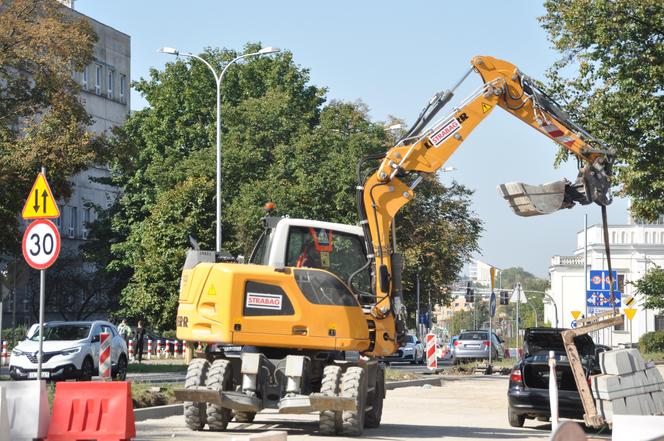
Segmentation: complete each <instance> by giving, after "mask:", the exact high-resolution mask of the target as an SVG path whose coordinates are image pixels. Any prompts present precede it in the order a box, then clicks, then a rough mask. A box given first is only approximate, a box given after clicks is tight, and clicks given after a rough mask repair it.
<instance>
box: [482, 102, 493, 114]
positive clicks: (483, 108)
mask: <svg viewBox="0 0 664 441" xmlns="http://www.w3.org/2000/svg"><path fill="white" fill-rule="evenodd" d="M491 108H492V106H491V105H489V104H487V103H482V113H487V112H488V111H489V110H491Z"/></svg>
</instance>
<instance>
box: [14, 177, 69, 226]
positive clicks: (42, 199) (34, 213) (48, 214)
mask: <svg viewBox="0 0 664 441" xmlns="http://www.w3.org/2000/svg"><path fill="white" fill-rule="evenodd" d="M21 216H22V217H23V219H44V218H46V219H53V218H56V217H60V210H58V205H57V204H56V203H55V198H54V197H53V192H52V191H51V187H50V186H49V185H48V182H47V181H46V176H44V174H43V173H39V174H38V175H37V179H35V183H34V184H33V185H32V190H30V194H28V197H27V198H26V199H25V205H24V206H23V211H22V212H21Z"/></svg>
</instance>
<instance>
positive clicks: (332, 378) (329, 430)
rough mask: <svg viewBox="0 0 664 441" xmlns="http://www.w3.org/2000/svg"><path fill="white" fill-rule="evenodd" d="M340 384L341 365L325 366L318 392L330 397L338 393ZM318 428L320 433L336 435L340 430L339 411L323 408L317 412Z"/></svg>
mask: <svg viewBox="0 0 664 441" xmlns="http://www.w3.org/2000/svg"><path fill="white" fill-rule="evenodd" d="M340 386H341V367H340V366H334V365H330V366H325V369H324V370H323V380H322V381H321V385H320V393H321V394H323V395H326V396H330V397H336V396H338V395H339V391H340ZM319 428H320V433H321V435H336V434H337V433H338V432H340V430H341V412H335V411H333V410H323V411H321V412H320V414H319Z"/></svg>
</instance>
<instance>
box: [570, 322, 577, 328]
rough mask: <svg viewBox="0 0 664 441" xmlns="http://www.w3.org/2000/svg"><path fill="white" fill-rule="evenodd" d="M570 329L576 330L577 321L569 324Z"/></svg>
mask: <svg viewBox="0 0 664 441" xmlns="http://www.w3.org/2000/svg"><path fill="white" fill-rule="evenodd" d="M569 327H570V328H572V329H576V320H572V323H570V324H569Z"/></svg>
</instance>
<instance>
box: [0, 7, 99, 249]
mask: <svg viewBox="0 0 664 441" xmlns="http://www.w3.org/2000/svg"><path fill="white" fill-rule="evenodd" d="M95 40H96V35H95V34H94V32H93V30H92V28H91V26H90V25H89V24H88V23H87V22H86V21H85V20H84V19H79V18H72V17H71V16H70V15H67V14H66V8H64V7H63V6H62V5H60V4H59V3H58V2H56V1H55V0H12V1H5V2H2V3H0V253H2V252H9V253H12V254H14V253H17V252H18V243H19V239H20V235H19V234H18V227H19V225H18V216H17V214H18V213H19V212H20V210H21V207H22V204H23V198H24V197H25V196H26V195H27V194H28V192H29V191H30V186H31V184H32V182H33V181H34V179H35V176H36V173H37V172H38V171H39V169H40V167H41V166H45V167H47V168H48V173H49V183H50V184H51V187H52V188H53V190H54V192H55V194H56V195H57V196H58V197H63V198H66V197H68V196H69V194H70V192H71V184H70V183H69V182H68V180H67V179H68V178H69V177H70V176H72V175H73V174H75V173H77V172H78V171H80V170H82V169H84V168H85V167H86V166H88V165H89V164H91V163H93V162H94V161H95V159H96V158H97V155H96V153H97V152H98V151H99V150H100V146H101V139H99V138H96V137H95V136H94V135H92V134H90V133H88V132H86V127H87V126H88V125H90V123H91V120H90V117H89V116H88V115H87V113H86V112H85V109H84V107H83V104H82V103H81V102H80V100H79V99H78V93H79V90H80V88H79V86H78V85H77V83H76V82H75V81H74V79H73V78H72V71H74V72H76V71H79V70H81V69H82V68H83V67H84V66H85V65H86V64H88V63H89V62H90V61H91V60H92V45H93V43H94V41H95Z"/></svg>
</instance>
